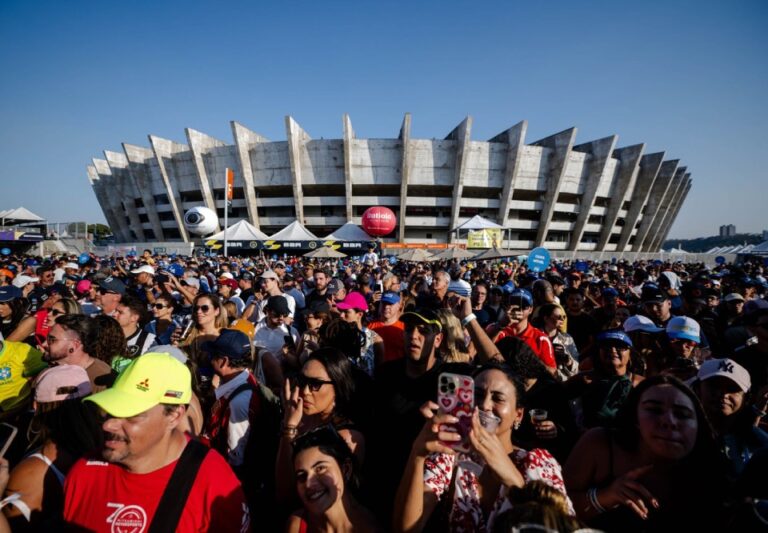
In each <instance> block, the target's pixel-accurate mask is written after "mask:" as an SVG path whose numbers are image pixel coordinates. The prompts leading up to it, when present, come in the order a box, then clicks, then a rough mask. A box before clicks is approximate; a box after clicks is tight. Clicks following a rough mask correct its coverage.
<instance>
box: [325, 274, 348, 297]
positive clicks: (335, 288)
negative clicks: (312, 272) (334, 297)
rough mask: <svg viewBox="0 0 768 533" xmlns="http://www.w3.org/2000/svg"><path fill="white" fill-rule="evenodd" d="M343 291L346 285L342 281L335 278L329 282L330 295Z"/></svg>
mask: <svg viewBox="0 0 768 533" xmlns="http://www.w3.org/2000/svg"><path fill="white" fill-rule="evenodd" d="M342 289H344V283H342V281H341V280H340V279H338V278H333V279H332V280H331V281H329V282H328V291H327V292H328V294H336V293H337V292H339V291H340V290H342Z"/></svg>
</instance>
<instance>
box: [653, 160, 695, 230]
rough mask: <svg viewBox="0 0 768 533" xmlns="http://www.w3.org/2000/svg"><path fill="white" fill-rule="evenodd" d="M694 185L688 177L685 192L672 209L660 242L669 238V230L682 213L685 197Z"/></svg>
mask: <svg viewBox="0 0 768 533" xmlns="http://www.w3.org/2000/svg"><path fill="white" fill-rule="evenodd" d="M688 176H690V174H686V177H688ZM692 185H693V182H692V181H691V180H690V179H688V182H687V183H686V184H685V188H684V189H683V193H682V194H681V195H680V198H679V200H678V202H677V205H675V207H674V209H673V211H672V217H670V220H669V222H668V223H667V227H666V228H665V229H664V235H663V236H662V238H661V239H660V242H664V241H666V240H667V239H668V238H669V232H670V230H671V229H672V226H673V225H674V223H675V220H677V215H678V214H679V213H680V209H681V208H682V207H683V203H685V199H686V197H687V196H688V193H689V192H690V190H691V186H692Z"/></svg>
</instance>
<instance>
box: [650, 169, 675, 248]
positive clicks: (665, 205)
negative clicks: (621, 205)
mask: <svg viewBox="0 0 768 533" xmlns="http://www.w3.org/2000/svg"><path fill="white" fill-rule="evenodd" d="M683 176H685V167H678V168H677V170H676V171H675V174H674V175H673V176H672V179H671V180H670V182H669V187H667V190H666V192H665V193H664V197H663V198H662V200H661V203H660V204H659V208H658V209H657V210H656V216H654V217H653V221H651V227H650V228H649V229H648V233H647V234H646V235H645V242H644V243H643V251H646V252H653V253H655V252H657V251H658V249H656V248H653V243H654V242H655V241H656V237H657V235H658V233H659V231H660V230H661V226H662V223H663V221H664V217H666V216H667V213H668V211H669V208H670V206H671V204H672V199H673V198H674V197H675V194H676V193H677V190H678V189H679V188H680V185H682V183H683Z"/></svg>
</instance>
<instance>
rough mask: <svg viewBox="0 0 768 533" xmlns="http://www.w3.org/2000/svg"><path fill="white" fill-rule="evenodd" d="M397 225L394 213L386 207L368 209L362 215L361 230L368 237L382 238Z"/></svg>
mask: <svg viewBox="0 0 768 533" xmlns="http://www.w3.org/2000/svg"><path fill="white" fill-rule="evenodd" d="M396 225H397V217H396V216H395V213H394V212H393V211H392V210H391V209H390V208H388V207H382V206H376V207H369V208H368V209H366V210H365V213H363V229H364V230H365V232H366V233H367V234H368V235H373V236H375V237H383V236H384V235H387V234H389V233H392V230H394V229H395V226H396Z"/></svg>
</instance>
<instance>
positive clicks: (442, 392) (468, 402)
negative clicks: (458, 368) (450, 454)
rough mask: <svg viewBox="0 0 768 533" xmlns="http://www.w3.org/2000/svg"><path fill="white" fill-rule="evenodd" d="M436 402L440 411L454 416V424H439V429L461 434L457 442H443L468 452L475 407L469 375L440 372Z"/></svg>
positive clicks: (457, 449) (473, 392) (472, 386)
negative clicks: (455, 419) (455, 420)
mask: <svg viewBox="0 0 768 533" xmlns="http://www.w3.org/2000/svg"><path fill="white" fill-rule="evenodd" d="M437 404H438V405H439V406H440V412H441V413H447V414H450V415H453V416H455V417H456V418H458V419H459V421H458V422H457V423H455V424H441V425H440V430H441V431H450V432H454V433H458V434H459V435H461V440H460V441H457V442H443V444H445V445H446V446H450V447H451V448H453V449H454V450H456V451H459V452H464V453H468V452H469V431H470V429H472V411H473V410H474V408H475V381H474V380H473V379H472V377H470V376H464V375H462V374H451V373H449V372H444V373H442V374H440V376H439V377H438V382H437Z"/></svg>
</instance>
